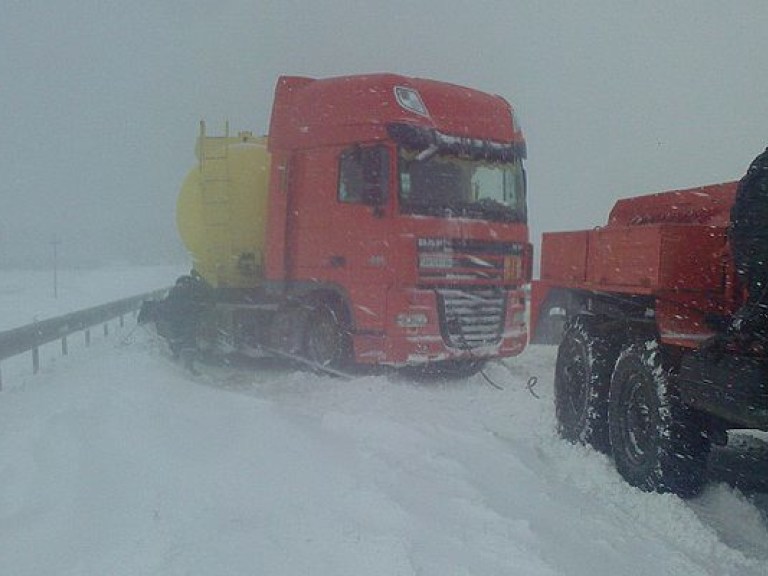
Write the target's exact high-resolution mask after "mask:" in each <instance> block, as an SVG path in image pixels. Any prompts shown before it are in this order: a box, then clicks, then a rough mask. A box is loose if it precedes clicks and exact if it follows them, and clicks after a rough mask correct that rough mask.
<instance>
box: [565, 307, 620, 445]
mask: <svg viewBox="0 0 768 576" xmlns="http://www.w3.org/2000/svg"><path fill="white" fill-rule="evenodd" d="M601 321H602V319H601V318H600V317H596V316H587V315H579V316H576V317H574V318H573V319H572V320H571V321H569V322H568V324H567V325H566V327H565V331H564V333H563V339H562V341H561V342H560V346H559V348H558V350H557V363H556V365H555V416H556V417H557V428H558V432H559V433H560V435H561V436H562V437H563V438H565V439H566V440H569V441H571V442H580V443H582V444H586V445H589V446H593V447H594V448H595V449H596V450H599V451H601V452H608V451H609V450H610V444H609V441H608V389H609V386H610V379H611V371H612V369H613V363H614V361H615V359H616V352H615V347H614V346H612V345H611V343H610V342H609V340H608V339H607V338H606V337H605V336H603V335H601V334H600V333H599V332H598V330H597V328H596V327H597V325H598V324H599V323H600V322H601Z"/></svg>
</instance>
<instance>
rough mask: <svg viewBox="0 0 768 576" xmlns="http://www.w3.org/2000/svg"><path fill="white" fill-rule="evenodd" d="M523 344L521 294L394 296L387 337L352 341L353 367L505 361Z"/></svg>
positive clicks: (485, 291)
mask: <svg viewBox="0 0 768 576" xmlns="http://www.w3.org/2000/svg"><path fill="white" fill-rule="evenodd" d="M527 342H528V329H527V325H526V323H525V295H524V293H523V291H522V290H520V289H516V290H507V289H505V290H502V289H497V288H494V289H487V288H482V289H451V290H444V289H407V290H400V291H392V292H390V294H389V296H388V299H387V322H386V328H385V333H384V334H356V335H354V336H353V343H354V349H355V358H356V361H357V362H359V363H362V364H385V365H392V366H419V365H425V364H431V363H435V362H444V361H450V360H461V359H477V358H484V359H493V358H506V357H511V356H516V355H517V354H520V353H521V352H522V351H523V350H524V349H525V346H526V344H527Z"/></svg>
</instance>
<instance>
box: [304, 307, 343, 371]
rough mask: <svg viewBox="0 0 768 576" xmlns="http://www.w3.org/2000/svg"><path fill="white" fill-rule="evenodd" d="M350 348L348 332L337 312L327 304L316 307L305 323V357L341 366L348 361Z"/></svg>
mask: <svg viewBox="0 0 768 576" xmlns="http://www.w3.org/2000/svg"><path fill="white" fill-rule="evenodd" d="M351 348H352V347H351V343H350V339H349V332H348V330H346V329H345V328H344V326H343V324H342V322H341V321H340V319H339V315H338V313H337V312H336V311H335V310H334V309H333V308H330V307H329V306H327V305H322V304H321V305H320V306H318V307H316V308H315V309H314V310H313V311H312V312H311V313H310V316H309V320H308V324H307V332H306V342H305V351H306V356H307V358H308V359H309V360H312V361H313V362H316V363H318V364H320V365H322V366H328V367H329V368H343V367H344V366H345V365H346V364H348V363H349V361H350V357H351Z"/></svg>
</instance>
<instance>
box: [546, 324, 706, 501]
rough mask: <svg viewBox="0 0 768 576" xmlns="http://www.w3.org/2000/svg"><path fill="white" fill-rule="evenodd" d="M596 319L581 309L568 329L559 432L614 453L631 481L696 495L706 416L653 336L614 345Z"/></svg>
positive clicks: (558, 396)
mask: <svg viewBox="0 0 768 576" xmlns="http://www.w3.org/2000/svg"><path fill="white" fill-rule="evenodd" d="M601 324H603V321H601V319H600V318H599V317H595V316H586V315H580V316H577V317H575V318H574V319H573V320H572V321H570V322H569V323H568V325H567V327H566V329H565V332H564V335H563V340H562V342H561V344H560V348H559V349H558V357H557V364H556V369H555V413H556V417H557V421H558V431H559V433H560V435H561V436H562V437H563V438H565V439H567V440H569V441H571V442H578V443H583V444H587V445H591V446H593V447H595V448H596V449H598V450H600V451H603V452H606V453H611V454H612V456H613V460H614V462H615V465H616V469H617V470H618V471H619V473H620V474H621V475H622V476H623V477H624V479H625V480H626V481H627V482H628V483H629V484H631V485H633V486H636V487H638V488H640V489H642V490H645V491H651V492H673V493H675V494H678V495H680V496H682V497H690V496H694V495H695V494H697V493H698V492H699V491H700V490H701V487H702V486H703V484H704V481H705V470H706V461H707V456H708V453H709V440H708V439H707V437H706V434H705V426H704V420H703V417H702V416H701V415H700V414H699V413H697V412H695V411H694V410H692V409H691V408H689V407H688V406H686V405H684V404H683V403H682V402H681V401H680V398H679V396H678V394H677V390H676V388H675V386H674V384H673V382H672V375H671V372H670V370H669V369H668V367H666V366H665V363H664V361H663V357H662V352H661V349H660V347H659V345H658V342H657V341H656V339H655V338H648V339H645V340H641V341H636V342H629V343H625V344H623V345H618V344H612V343H611V341H610V339H609V338H608V336H607V335H605V334H603V333H601V330H600V326H601Z"/></svg>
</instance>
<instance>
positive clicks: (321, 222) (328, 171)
mask: <svg viewBox="0 0 768 576" xmlns="http://www.w3.org/2000/svg"><path fill="white" fill-rule="evenodd" d="M393 158H394V155H393V153H392V152H391V150H390V149H389V148H388V147H387V146H384V145H381V144H376V145H369V146H361V145H350V146H346V147H343V148H335V149H322V150H319V149H318V150H313V151H308V152H306V153H304V154H302V157H301V161H300V162H299V163H298V165H297V173H296V174H295V176H296V181H295V188H294V193H295V200H294V202H293V204H292V207H291V209H290V219H291V222H292V223H291V227H292V230H293V231H294V233H293V234H292V248H291V272H292V273H291V276H292V278H293V279H294V280H299V281H302V280H303V281H306V280H311V281H313V282H320V283H326V284H329V285H332V286H334V287H338V288H342V289H343V291H344V292H345V293H346V296H347V297H348V303H349V305H350V308H351V312H352V315H353V317H354V323H355V327H356V328H357V330H358V331H360V330H363V331H379V330H383V327H384V320H385V301H386V291H387V287H388V286H390V285H391V283H392V271H391V266H390V253H389V242H388V234H389V227H390V225H391V215H392V202H393V199H392V193H391V190H390V188H391V183H392V170H393V168H392V166H391V162H392V159H393Z"/></svg>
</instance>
